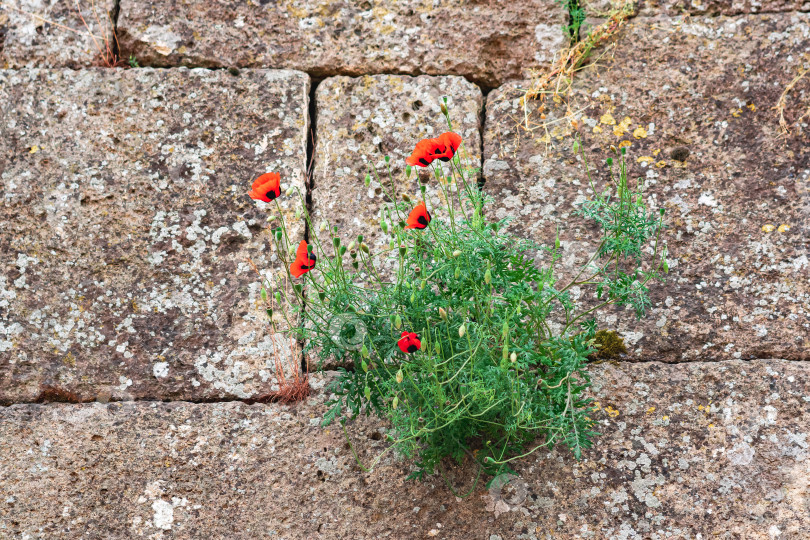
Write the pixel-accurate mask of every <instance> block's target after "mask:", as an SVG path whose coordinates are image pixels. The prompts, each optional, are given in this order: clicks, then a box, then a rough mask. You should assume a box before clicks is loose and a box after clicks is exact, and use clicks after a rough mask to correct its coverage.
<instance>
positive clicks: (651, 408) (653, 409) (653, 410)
mask: <svg viewBox="0 0 810 540" xmlns="http://www.w3.org/2000/svg"><path fill="white" fill-rule="evenodd" d="M654 412H655V407H650V408H649V409H647V414H652V413H654Z"/></svg>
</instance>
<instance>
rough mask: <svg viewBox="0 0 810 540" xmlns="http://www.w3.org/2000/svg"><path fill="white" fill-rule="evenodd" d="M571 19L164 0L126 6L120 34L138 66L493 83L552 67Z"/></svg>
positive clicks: (545, 8) (478, 4) (531, 11)
mask: <svg viewBox="0 0 810 540" xmlns="http://www.w3.org/2000/svg"><path fill="white" fill-rule="evenodd" d="M565 20H566V14H565V12H564V10H563V9H562V8H561V7H560V6H559V5H558V4H556V3H555V2H554V1H553V0H528V1H522V2H514V1H511V0H463V1H460V2H459V1H447V0H439V1H435V2H422V1H421V0H403V1H397V2H379V1H376V2H373V1H360V0H353V1H351V2H345V1H339V0H285V1H282V2H266V1H264V0H251V1H249V2H238V3H234V2H208V1H180V0H160V1H158V2H132V3H122V5H121V15H120V18H119V20H118V36H119V41H120V43H121V49H122V53H123V56H124V57H125V58H128V57H129V55H135V56H136V57H137V58H138V61H139V62H140V63H141V64H142V65H152V66H176V65H188V66H195V67H198V66H205V67H212V66H232V65H233V66H246V67H247V66H249V67H272V68H281V67H283V68H291V69H300V70H303V71H306V72H308V73H310V74H313V75H316V76H330V75H363V74H368V73H402V74H410V75H419V74H428V75H464V76H466V77H468V78H470V79H471V80H474V81H476V82H479V83H483V84H487V85H489V86H495V85H497V84H500V82H503V81H504V80H506V79H508V78H515V77H520V76H521V74H525V73H526V72H525V70H528V69H530V68H532V67H536V66H538V65H544V64H545V63H547V62H548V61H549V60H550V59H551V58H552V55H553V54H554V53H555V52H556V51H557V49H558V48H559V46H560V45H561V44H562V43H563V40H564V34H563V31H562V25H563V24H564V22H565Z"/></svg>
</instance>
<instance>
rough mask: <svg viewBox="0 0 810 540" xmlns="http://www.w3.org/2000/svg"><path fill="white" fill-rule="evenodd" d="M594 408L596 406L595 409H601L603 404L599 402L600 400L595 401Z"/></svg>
mask: <svg viewBox="0 0 810 540" xmlns="http://www.w3.org/2000/svg"><path fill="white" fill-rule="evenodd" d="M593 408H594V410H596V411H598V410H599V409H601V408H602V404H601V403H599V402H598V401H594V402H593Z"/></svg>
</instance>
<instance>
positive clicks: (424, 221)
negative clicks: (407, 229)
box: [416, 216, 428, 227]
mask: <svg viewBox="0 0 810 540" xmlns="http://www.w3.org/2000/svg"><path fill="white" fill-rule="evenodd" d="M416 222H417V223H419V224H420V225H423V226H425V227H427V225H428V220H427V218H426V217H425V216H419V217H418V218H416Z"/></svg>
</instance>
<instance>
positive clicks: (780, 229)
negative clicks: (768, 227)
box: [776, 223, 790, 232]
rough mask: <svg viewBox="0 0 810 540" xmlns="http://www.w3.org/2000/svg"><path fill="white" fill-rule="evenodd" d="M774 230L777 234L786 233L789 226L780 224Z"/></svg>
mask: <svg viewBox="0 0 810 540" xmlns="http://www.w3.org/2000/svg"><path fill="white" fill-rule="evenodd" d="M776 230H777V231H779V232H788V231H789V230H790V225H788V224H787V223H782V224H781V225H779V228H778V229H776Z"/></svg>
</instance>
